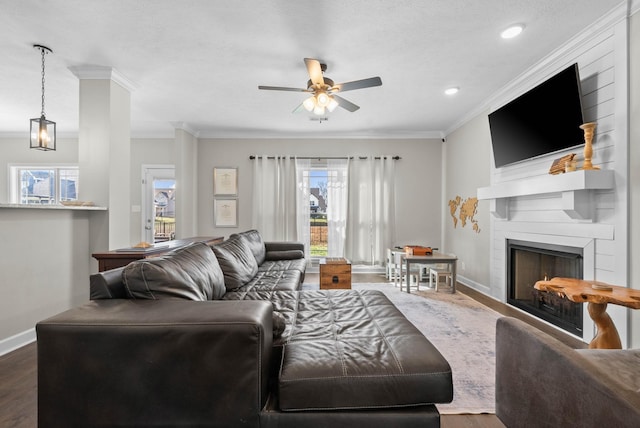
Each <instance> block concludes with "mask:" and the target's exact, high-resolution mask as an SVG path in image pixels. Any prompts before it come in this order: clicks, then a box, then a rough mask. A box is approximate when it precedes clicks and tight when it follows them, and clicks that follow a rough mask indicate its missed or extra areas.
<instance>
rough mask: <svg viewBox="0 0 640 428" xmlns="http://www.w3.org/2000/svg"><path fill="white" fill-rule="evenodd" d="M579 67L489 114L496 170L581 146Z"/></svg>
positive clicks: (557, 76) (562, 73) (542, 84)
mask: <svg viewBox="0 0 640 428" xmlns="http://www.w3.org/2000/svg"><path fill="white" fill-rule="evenodd" d="M583 123H584V121H583V117H582V92H581V90H580V76H579V73H578V64H573V65H572V66H570V67H568V68H566V69H565V70H563V71H561V72H560V73H558V74H556V75H555V76H553V77H551V78H550V79H549V80H547V81H545V82H543V83H541V84H540V85H538V86H536V87H535V88H533V89H531V90H530V91H528V92H526V93H525V94H523V95H521V96H519V97H518V98H516V99H515V100H513V101H511V102H510V103H508V104H506V105H504V106H503V107H501V108H499V109H497V110H496V111H494V112H493V113H491V114H489V127H490V129H491V143H492V145H493V157H494V159H495V163H496V168H500V167H502V166H505V165H508V164H512V163H515V162H520V161H523V160H525V159H531V158H534V157H537V156H541V155H544V154H548V153H553V152H557V151H560V150H564V149H568V148H570V147H575V146H578V145H580V144H583V143H584V131H582V130H581V129H580V128H579V126H580V125H582V124H583Z"/></svg>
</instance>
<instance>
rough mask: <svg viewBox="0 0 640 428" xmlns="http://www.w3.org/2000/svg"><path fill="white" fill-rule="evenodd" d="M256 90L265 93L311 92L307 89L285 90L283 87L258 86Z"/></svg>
mask: <svg viewBox="0 0 640 428" xmlns="http://www.w3.org/2000/svg"><path fill="white" fill-rule="evenodd" d="M258 89H266V90H267V91H292V92H311V91H309V90H308V89H301V88H286V87H283V86H261V85H259V86H258Z"/></svg>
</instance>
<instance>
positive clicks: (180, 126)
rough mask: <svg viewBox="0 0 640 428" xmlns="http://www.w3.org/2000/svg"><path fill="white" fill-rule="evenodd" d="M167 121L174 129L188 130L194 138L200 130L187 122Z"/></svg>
mask: <svg viewBox="0 0 640 428" xmlns="http://www.w3.org/2000/svg"><path fill="white" fill-rule="evenodd" d="M169 123H170V124H171V126H173V128H174V129H176V130H178V129H180V130H182V131H185V132H188V133H189V134H191V135H193V136H194V137H196V138H198V137H199V136H200V131H198V130H196V129H195V128H193V127H192V126H190V125H189V124H188V123H187V122H169Z"/></svg>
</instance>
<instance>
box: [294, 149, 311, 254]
mask: <svg viewBox="0 0 640 428" xmlns="http://www.w3.org/2000/svg"><path fill="white" fill-rule="evenodd" d="M295 169H296V229H297V240H298V241H300V242H302V243H303V244H304V253H305V257H306V259H307V260H310V255H311V252H310V249H311V230H310V228H309V226H310V225H309V223H310V221H311V208H310V206H309V205H310V204H309V194H310V190H309V173H310V172H311V160H309V159H296V164H295Z"/></svg>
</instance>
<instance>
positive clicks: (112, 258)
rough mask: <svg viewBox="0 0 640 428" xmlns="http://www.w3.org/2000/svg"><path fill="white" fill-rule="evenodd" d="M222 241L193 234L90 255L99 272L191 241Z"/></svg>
mask: <svg viewBox="0 0 640 428" xmlns="http://www.w3.org/2000/svg"><path fill="white" fill-rule="evenodd" d="M222 241H224V238H223V237H221V236H216V237H209V236H195V237H193V238H185V239H174V240H173V241H165V242H159V243H157V244H155V245H153V246H152V247H149V248H121V249H118V250H111V251H106V252H104V253H93V254H91V256H93V258H94V259H96V260H98V270H99V271H100V272H104V271H105V270H109V269H115V268H119V267H122V266H126V265H128V264H129V263H131V262H133V261H135V260H140V259H145V258H147V257H154V256H159V255H161V254H164V253H166V252H169V251H171V250H175V249H178V248H180V247H184V246H185V245H188V244H191V243H193V242H204V243H206V244H209V245H213V244H217V243H218V242H222Z"/></svg>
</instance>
